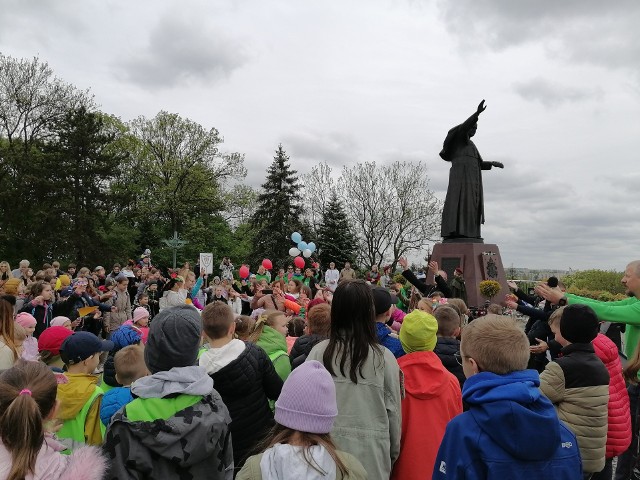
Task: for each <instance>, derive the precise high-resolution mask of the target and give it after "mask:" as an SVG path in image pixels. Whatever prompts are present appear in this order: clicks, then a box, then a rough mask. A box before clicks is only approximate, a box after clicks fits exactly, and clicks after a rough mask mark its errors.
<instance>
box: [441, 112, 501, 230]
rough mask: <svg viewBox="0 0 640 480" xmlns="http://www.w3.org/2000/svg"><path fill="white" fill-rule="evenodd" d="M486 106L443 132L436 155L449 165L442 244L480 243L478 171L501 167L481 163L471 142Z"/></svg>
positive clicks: (481, 205) (481, 206)
mask: <svg viewBox="0 0 640 480" xmlns="http://www.w3.org/2000/svg"><path fill="white" fill-rule="evenodd" d="M486 108H487V107H486V106H485V105H484V100H482V102H480V104H479V105H478V109H477V110H476V112H475V113H474V114H473V115H471V116H470V117H469V118H468V119H467V120H465V121H464V123H462V124H460V125H458V126H457V127H453V128H452V129H451V130H449V133H447V138H445V140H444V145H443V148H442V151H441V152H440V156H441V157H442V158H443V159H444V160H446V161H447V162H451V169H450V170H449V188H448V189H447V198H446V199H445V201H444V209H443V210H442V227H441V235H442V237H443V239H444V240H443V241H444V242H447V241H455V240H457V241H459V242H460V241H469V242H482V237H480V225H481V224H483V223H484V200H483V195H482V170H491V168H492V167H497V168H504V165H503V164H502V163H500V162H484V161H483V160H482V157H481V156H480V152H478V149H477V148H476V146H475V144H474V143H473V142H472V141H471V137H473V136H474V135H475V133H476V130H477V128H478V116H479V115H480V114H481V113H482V112H484V110H485V109H486Z"/></svg>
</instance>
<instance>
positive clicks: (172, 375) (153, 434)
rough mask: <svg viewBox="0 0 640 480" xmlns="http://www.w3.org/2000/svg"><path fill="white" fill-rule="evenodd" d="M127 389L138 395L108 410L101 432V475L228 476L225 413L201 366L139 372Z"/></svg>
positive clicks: (187, 478)
mask: <svg viewBox="0 0 640 480" xmlns="http://www.w3.org/2000/svg"><path fill="white" fill-rule="evenodd" d="M131 393H132V394H133V396H134V397H138V398H137V399H136V400H134V401H133V402H132V403H130V404H129V405H127V406H124V407H123V408H122V409H121V410H120V411H118V412H117V413H116V414H115V415H114V417H113V420H112V422H111V424H110V425H109V429H108V430H107V434H106V437H105V444H104V450H105V452H106V453H107V455H108V456H109V458H110V460H111V462H110V464H111V465H110V471H109V475H108V476H107V478H109V479H114V480H115V479H118V480H124V479H163V480H170V479H180V480H190V479H193V480H196V479H201V478H202V479H204V478H206V479H214V480H215V479H225V480H231V479H232V477H233V450H232V446H231V433H230V430H229V424H230V422H231V418H230V417H229V412H228V410H227V407H226V406H225V404H224V403H223V401H222V398H221V397H220V395H219V394H218V392H217V391H215V390H214V389H213V380H211V377H209V376H208V375H207V373H206V371H205V369H204V368H201V367H180V368H173V369H171V370H169V371H166V372H158V373H156V374H154V375H151V376H149V377H143V378H141V379H140V380H138V381H136V382H135V383H134V384H133V385H132V386H131ZM194 397H196V398H194ZM193 400H196V401H195V403H192V404H191V405H190V406H187V407H186V408H183V409H181V410H177V409H176V406H177V405H181V404H183V402H186V403H191V402H192V401H193ZM127 408H129V410H130V416H131V417H133V418H135V420H132V419H131V418H129V417H128V416H127ZM134 411H135V414H134Z"/></svg>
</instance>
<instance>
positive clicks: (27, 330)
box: [24, 326, 36, 336]
mask: <svg viewBox="0 0 640 480" xmlns="http://www.w3.org/2000/svg"><path fill="white" fill-rule="evenodd" d="M24 331H25V332H27V336H28V335H33V332H35V331H36V327H35V326H33V327H25V328H24Z"/></svg>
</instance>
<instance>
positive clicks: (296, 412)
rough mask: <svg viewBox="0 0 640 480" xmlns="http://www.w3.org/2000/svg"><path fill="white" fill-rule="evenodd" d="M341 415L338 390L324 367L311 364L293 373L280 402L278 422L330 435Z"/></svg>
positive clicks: (276, 415) (289, 426) (277, 410)
mask: <svg viewBox="0 0 640 480" xmlns="http://www.w3.org/2000/svg"><path fill="white" fill-rule="evenodd" d="M337 415H338V404H337V402H336V386H335V385H334V383H333V378H331V374H330V373H329V372H327V370H326V369H325V368H324V365H322V363H320V362H318V361H316V360H309V361H306V362H304V363H303V364H302V365H300V366H299V367H298V368H296V369H295V370H293V371H292V372H291V374H290V375H289V377H288V378H287V380H286V381H285V382H284V385H283V387H282V392H281V393H280V397H278V400H277V401H276V413H275V420H276V422H278V423H279V424H280V425H283V426H285V427H288V428H291V429H293V430H299V431H301V432H308V433H329V432H331V429H332V428H333V421H334V420H335V418H336V416H337Z"/></svg>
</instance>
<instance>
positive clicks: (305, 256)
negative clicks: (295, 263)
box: [302, 248, 311, 258]
mask: <svg viewBox="0 0 640 480" xmlns="http://www.w3.org/2000/svg"><path fill="white" fill-rule="evenodd" d="M302 255H304V258H309V257H310V256H311V250H309V249H308V248H307V249H306V250H305V251H304V252H302Z"/></svg>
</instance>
